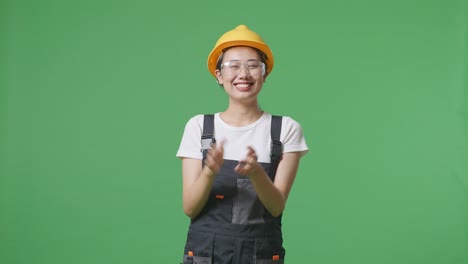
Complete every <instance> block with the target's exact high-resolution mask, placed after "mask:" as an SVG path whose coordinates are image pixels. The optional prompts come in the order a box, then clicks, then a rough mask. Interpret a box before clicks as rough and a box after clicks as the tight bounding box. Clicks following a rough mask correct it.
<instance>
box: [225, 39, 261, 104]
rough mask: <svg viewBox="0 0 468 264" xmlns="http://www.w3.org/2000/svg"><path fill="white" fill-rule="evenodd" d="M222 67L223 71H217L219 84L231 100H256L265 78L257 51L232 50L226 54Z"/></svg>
mask: <svg viewBox="0 0 468 264" xmlns="http://www.w3.org/2000/svg"><path fill="white" fill-rule="evenodd" d="M221 65H222V66H221V69H220V70H216V76H217V79H218V83H219V84H221V85H223V87H224V90H225V91H226V93H228V95H229V97H230V98H231V99H237V100H247V99H253V98H255V99H256V97H257V95H258V93H259V92H260V90H261V89H262V86H263V83H264V81H265V78H264V74H263V73H264V68H263V69H262V63H261V58H260V54H258V52H257V51H256V50H255V49H253V48H250V47H234V48H230V49H229V50H227V51H226V52H225V53H224V56H223V61H222V62H221Z"/></svg>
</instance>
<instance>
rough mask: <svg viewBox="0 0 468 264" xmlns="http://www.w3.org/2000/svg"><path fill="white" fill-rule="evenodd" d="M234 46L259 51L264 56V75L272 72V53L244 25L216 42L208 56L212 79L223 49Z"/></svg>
mask: <svg viewBox="0 0 468 264" xmlns="http://www.w3.org/2000/svg"><path fill="white" fill-rule="evenodd" d="M234 46H248V47H253V48H256V49H258V50H260V51H261V52H263V53H264V54H265V55H266V61H265V63H266V66H267V73H266V75H268V74H269V73H270V72H271V70H273V64H274V59H273V53H272V52H271V50H270V48H269V47H268V45H267V44H266V43H265V42H263V40H262V38H261V37H260V36H259V35H258V34H257V33H255V32H254V31H252V30H250V29H249V28H248V27H247V26H246V25H239V26H237V27H236V28H235V29H233V30H230V31H228V32H226V33H224V34H223V35H222V36H221V37H220V38H219V39H218V41H217V42H216V44H215V47H214V48H213V50H212V51H211V52H210V55H208V70H209V71H210V73H211V74H212V75H213V76H214V77H216V74H215V71H216V64H217V63H218V58H219V56H221V54H222V53H223V50H224V49H226V48H230V47H234Z"/></svg>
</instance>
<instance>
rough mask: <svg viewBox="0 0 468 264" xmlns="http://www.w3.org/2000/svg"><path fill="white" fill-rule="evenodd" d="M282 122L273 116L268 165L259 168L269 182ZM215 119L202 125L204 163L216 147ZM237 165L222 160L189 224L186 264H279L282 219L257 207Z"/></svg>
mask: <svg viewBox="0 0 468 264" xmlns="http://www.w3.org/2000/svg"><path fill="white" fill-rule="evenodd" d="M281 122H282V117H281V116H272V121H271V140H272V144H271V162H270V163H260V164H261V165H262V166H263V168H264V169H265V171H266V172H267V173H268V175H269V177H270V179H271V180H272V181H273V180H274V178H275V174H276V169H277V167H278V163H279V161H280V160H281V156H282V152H283V150H282V143H281V141H280V140H279V139H280V134H281ZM213 130H214V116H213V115H205V116H204V122H203V135H202V138H201V140H202V152H203V160H205V158H206V154H207V151H208V149H210V148H211V144H212V143H214V142H215V139H214V133H213ZM238 162H239V161H237V160H228V159H225V160H224V163H223V166H222V167H221V169H220V171H219V173H218V175H216V177H215V179H214V182H213V186H212V189H211V193H210V195H209V198H208V200H207V202H206V204H205V206H204V208H203V209H202V211H201V212H200V214H199V215H198V216H197V217H196V218H194V219H192V220H191V222H190V227H189V231H188V235H187V241H186V244H185V250H184V260H183V263H184V264H268V263H272V264H282V263H284V255H285V250H284V248H283V238H282V231H281V215H280V216H278V217H273V216H272V215H271V214H270V213H269V212H268V211H267V210H266V209H265V207H264V206H263V204H262V203H261V202H260V200H259V198H258V197H257V195H256V192H255V189H254V187H253V185H252V183H251V182H250V179H249V178H248V177H245V176H242V175H239V174H237V173H235V172H234V167H235V166H236V165H237V164H238Z"/></svg>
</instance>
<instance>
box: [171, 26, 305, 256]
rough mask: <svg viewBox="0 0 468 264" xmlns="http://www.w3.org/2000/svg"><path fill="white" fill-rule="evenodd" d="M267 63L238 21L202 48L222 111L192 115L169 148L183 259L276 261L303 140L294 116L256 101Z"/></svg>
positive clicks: (262, 47)
mask: <svg viewBox="0 0 468 264" xmlns="http://www.w3.org/2000/svg"><path fill="white" fill-rule="evenodd" d="M273 65H274V59H273V54H272V52H271V50H270V48H269V47H268V45H267V44H265V43H264V42H263V40H262V39H261V38H260V36H259V35H258V34H257V33H255V32H253V31H252V30H250V29H249V28H248V27H247V26H245V25H239V26H237V27H236V28H235V29H233V30H231V31H228V32H226V33H225V34H224V35H222V36H221V37H220V38H219V40H218V42H217V43H216V45H215V47H214V49H213V50H212V52H211V53H210V55H209V56H208V69H209V71H210V73H211V74H212V75H213V76H214V77H215V78H216V79H217V81H218V83H219V84H220V85H221V86H222V87H223V88H224V90H225V91H226V93H227V95H228V97H229V101H228V105H227V108H226V110H224V111H223V112H219V113H215V114H213V115H196V116H194V117H192V118H191V119H190V120H189V121H188V123H187V124H186V127H185V131H184V134H183V137H182V141H181V144H180V147H179V150H178V152H177V157H179V158H181V159H182V175H183V208H184V212H185V214H186V215H187V216H189V217H190V218H191V222H190V227H189V231H188V236H187V242H186V245H185V251H184V260H183V263H184V264H185V263H195V264H198V263H210V264H211V263H215V264H218V263H219V264H221V263H222V264H224V263H226V264H228V263H229V264H249V263H284V256H285V250H284V248H283V239H282V231H281V216H282V213H283V211H284V209H285V206H286V200H287V198H288V195H289V191H290V190H291V187H292V185H293V182H294V179H295V177H296V172H297V170H298V166H299V161H300V158H301V157H302V156H303V155H304V154H305V153H307V151H308V147H307V144H306V142H305V139H304V136H303V133H302V128H301V126H300V125H299V124H298V123H297V122H296V121H295V120H293V119H292V118H290V117H285V116H283V117H282V116H273V115H271V114H269V113H267V112H264V111H263V110H262V109H261V108H260V107H259V105H258V95H259V93H260V91H261V90H262V87H263V84H264V83H265V80H266V78H267V76H268V74H269V73H271V71H272V69H273Z"/></svg>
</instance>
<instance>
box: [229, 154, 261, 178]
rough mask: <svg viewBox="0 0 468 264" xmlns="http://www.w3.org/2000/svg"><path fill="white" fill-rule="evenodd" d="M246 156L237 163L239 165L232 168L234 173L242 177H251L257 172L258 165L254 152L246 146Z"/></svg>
mask: <svg viewBox="0 0 468 264" xmlns="http://www.w3.org/2000/svg"><path fill="white" fill-rule="evenodd" d="M247 148H248V151H247V156H246V157H245V159H243V160H241V161H239V164H237V166H236V167H235V168H234V171H235V172H236V173H238V174H240V175H243V176H249V177H251V176H253V175H255V173H256V172H257V170H258V168H259V166H260V164H258V162H257V154H256V153H255V150H254V149H253V148H252V147H251V146H248V147H247Z"/></svg>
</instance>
